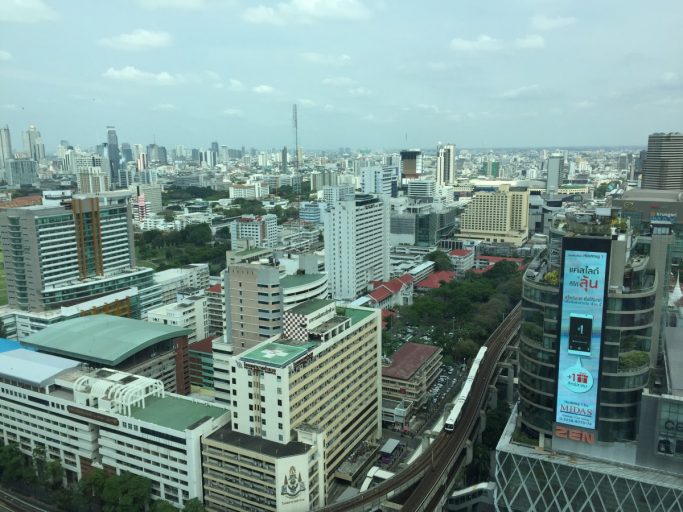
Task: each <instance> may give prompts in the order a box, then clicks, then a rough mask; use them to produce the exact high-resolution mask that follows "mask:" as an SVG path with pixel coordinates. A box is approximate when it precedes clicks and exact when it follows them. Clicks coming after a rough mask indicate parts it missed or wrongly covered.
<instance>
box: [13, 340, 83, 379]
mask: <svg viewBox="0 0 683 512" xmlns="http://www.w3.org/2000/svg"><path fill="white" fill-rule="evenodd" d="M79 364H80V363H79V362H78V361H74V360H72V359H66V358H64V357H59V356H53V355H50V354H41V353H40V352H34V351H32V350H27V349H24V348H19V349H16V350H10V351H7V352H3V353H1V354H0V376H2V377H4V378H6V379H10V380H18V381H21V382H25V383H28V384H31V385H34V386H41V387H42V386H46V385H47V384H49V383H50V382H51V381H52V380H53V379H54V378H55V377H56V376H57V375H59V374H60V373H62V372H63V371H65V370H68V369H70V368H74V367H76V366H78V365H79Z"/></svg>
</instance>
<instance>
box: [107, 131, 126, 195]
mask: <svg viewBox="0 0 683 512" xmlns="http://www.w3.org/2000/svg"><path fill="white" fill-rule="evenodd" d="M104 157H105V159H106V160H107V164H108V165H107V167H108V170H109V176H110V179H109V183H110V184H111V187H112V188H128V185H129V183H127V182H126V183H122V179H121V178H122V175H121V172H120V171H121V153H120V152H119V138H118V136H117V135H116V129H115V128H114V127H113V126H107V147H106V154H105V155H104ZM125 176H126V175H125V173H124V175H123V177H124V181H125Z"/></svg>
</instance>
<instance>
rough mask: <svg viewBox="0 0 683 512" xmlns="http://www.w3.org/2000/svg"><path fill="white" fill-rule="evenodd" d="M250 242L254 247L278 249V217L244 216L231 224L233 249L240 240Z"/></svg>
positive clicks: (267, 215)
mask: <svg viewBox="0 0 683 512" xmlns="http://www.w3.org/2000/svg"><path fill="white" fill-rule="evenodd" d="M243 239H246V240H249V241H250V242H251V244H250V245H251V246H252V247H273V248H274V247H276V246H277V241H278V226H277V215H274V214H272V213H268V214H266V215H243V216H242V217H239V218H238V219H235V220H233V221H232V222H231V223H230V241H231V244H232V245H231V246H232V247H233V248H235V247H237V245H238V241H239V240H243Z"/></svg>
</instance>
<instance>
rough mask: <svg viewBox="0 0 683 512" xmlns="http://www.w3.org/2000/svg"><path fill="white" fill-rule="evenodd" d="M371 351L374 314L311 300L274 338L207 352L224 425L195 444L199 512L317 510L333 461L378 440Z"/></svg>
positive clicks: (377, 376) (377, 388) (376, 361)
mask: <svg viewBox="0 0 683 512" xmlns="http://www.w3.org/2000/svg"><path fill="white" fill-rule="evenodd" d="M380 349H381V337H380V315H379V310H373V309H370V308H350V307H347V308H346V309H337V307H336V306H335V303H334V301H331V300H321V299H317V300H310V301H308V302H305V303H303V304H300V305H298V306H296V307H295V308H293V309H291V310H289V311H287V312H285V313H284V315H283V333H282V335H280V336H278V337H275V338H273V339H271V340H267V341H265V342H263V343H260V344H259V345H257V346H255V347H253V348H251V349H248V350H246V351H244V352H242V353H241V354H239V355H235V356H232V357H224V356H219V357H216V353H215V352H214V357H215V359H214V381H215V382H216V384H218V382H222V383H223V384H224V385H225V386H224V387H227V388H228V390H229V391H228V392H227V395H228V396H230V398H231V401H230V404H229V405H230V408H231V412H232V425H231V426H230V427H227V426H226V427H224V428H222V429H220V430H219V431H217V432H215V433H214V434H212V435H211V436H208V437H207V438H205V439H204V440H203V464H204V498H205V505H206V507H207V510H209V511H235V512H237V511H240V512H241V511H243V510H264V511H272V512H275V511H288V512H289V511H297V512H298V511H307V510H310V509H313V508H316V507H319V506H322V505H324V504H325V503H326V500H327V495H328V492H329V491H330V486H331V484H332V482H333V481H334V479H335V477H336V476H338V475H337V472H338V470H339V468H340V466H341V464H342V462H344V461H345V460H346V459H347V458H348V457H349V455H350V454H351V453H352V452H353V451H354V450H355V449H356V448H358V447H359V445H360V444H361V443H363V442H368V443H371V444H372V443H376V442H377V441H378V440H379V438H380V437H381V367H380V356H381V351H380ZM216 389H217V390H218V385H217V386H216Z"/></svg>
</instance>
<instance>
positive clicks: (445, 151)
mask: <svg viewBox="0 0 683 512" xmlns="http://www.w3.org/2000/svg"><path fill="white" fill-rule="evenodd" d="M453 183H455V144H442V145H441V146H439V148H438V150H437V155H436V185H437V187H444V186H447V185H452V184H453Z"/></svg>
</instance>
